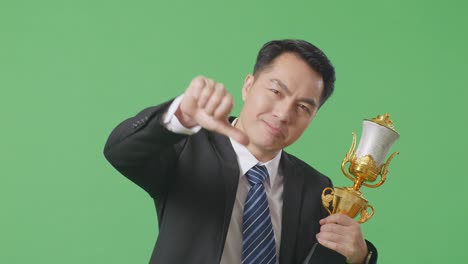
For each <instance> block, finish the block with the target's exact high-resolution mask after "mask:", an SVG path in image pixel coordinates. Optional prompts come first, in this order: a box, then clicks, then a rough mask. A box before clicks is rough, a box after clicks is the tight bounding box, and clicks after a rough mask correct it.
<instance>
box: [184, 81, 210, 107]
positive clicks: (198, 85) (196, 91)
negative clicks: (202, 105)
mask: <svg viewBox="0 0 468 264" xmlns="http://www.w3.org/2000/svg"><path fill="white" fill-rule="evenodd" d="M205 85H206V82H205V77H203V76H197V77H195V78H193V80H192V81H191V82H190V84H189V87H188V88H187V90H186V91H185V95H186V96H189V97H192V98H193V99H195V100H196V101H198V98H199V97H200V93H201V92H202V90H203V87H204V86H205Z"/></svg>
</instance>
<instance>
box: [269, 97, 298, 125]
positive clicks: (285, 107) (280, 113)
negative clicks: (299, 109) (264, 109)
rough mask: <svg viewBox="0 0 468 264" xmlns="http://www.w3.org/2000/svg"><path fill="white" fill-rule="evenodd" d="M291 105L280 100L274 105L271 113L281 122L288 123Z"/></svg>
mask: <svg viewBox="0 0 468 264" xmlns="http://www.w3.org/2000/svg"><path fill="white" fill-rule="evenodd" d="M292 110H293V109H292V105H291V104H290V103H288V102H281V103H278V104H276V105H275V107H274V110H273V111H274V112H273V115H274V116H276V117H278V119H279V120H280V121H281V122H282V123H289V122H290V121H291V118H292Z"/></svg>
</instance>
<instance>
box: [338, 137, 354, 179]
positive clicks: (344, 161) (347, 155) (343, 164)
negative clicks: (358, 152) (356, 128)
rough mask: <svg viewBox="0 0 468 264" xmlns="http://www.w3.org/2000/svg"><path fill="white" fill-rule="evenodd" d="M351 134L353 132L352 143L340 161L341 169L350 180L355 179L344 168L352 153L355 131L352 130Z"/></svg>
mask: <svg viewBox="0 0 468 264" xmlns="http://www.w3.org/2000/svg"><path fill="white" fill-rule="evenodd" d="M352 134H353V143H351V148H349V151H348V153H346V156H345V157H344V159H343V162H341V171H342V172H343V174H344V175H345V176H346V177H347V178H348V179H350V180H351V181H355V180H356V179H355V178H354V177H352V176H351V175H349V173H348V172H347V171H346V169H345V166H346V163H348V162H350V161H351V159H352V157H353V155H354V147H355V146H356V133H354V132H352Z"/></svg>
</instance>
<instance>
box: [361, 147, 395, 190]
mask: <svg viewBox="0 0 468 264" xmlns="http://www.w3.org/2000/svg"><path fill="white" fill-rule="evenodd" d="M398 154H400V152H398V151H395V152H393V153H392V155H390V157H389V158H388V159H387V162H385V164H384V165H383V167H382V171H381V172H380V177H381V179H380V182H379V183H377V184H372V185H371V184H367V183H363V184H362V185H364V186H366V187H369V188H377V187H379V186H380V185H382V184H383V183H384V182H385V180H386V179H387V173H388V166H389V165H390V162H391V161H392V159H393V157H395V156H396V155H398Z"/></svg>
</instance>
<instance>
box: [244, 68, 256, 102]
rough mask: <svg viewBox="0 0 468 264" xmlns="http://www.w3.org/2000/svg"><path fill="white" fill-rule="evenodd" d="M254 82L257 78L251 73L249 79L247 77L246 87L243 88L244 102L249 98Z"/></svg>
mask: <svg viewBox="0 0 468 264" xmlns="http://www.w3.org/2000/svg"><path fill="white" fill-rule="evenodd" d="M254 81H255V77H254V76H253V75H252V74H250V73H249V74H248V75H247V77H245V80H244V86H242V101H244V102H245V99H246V98H247V95H248V94H249V92H250V89H251V88H252V85H253V83H254Z"/></svg>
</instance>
